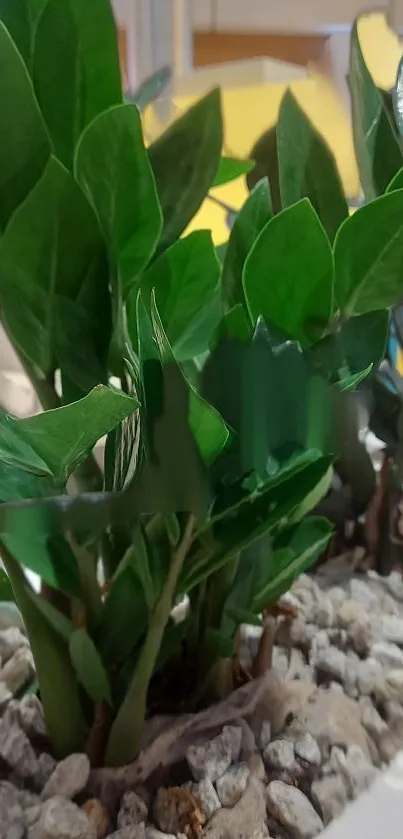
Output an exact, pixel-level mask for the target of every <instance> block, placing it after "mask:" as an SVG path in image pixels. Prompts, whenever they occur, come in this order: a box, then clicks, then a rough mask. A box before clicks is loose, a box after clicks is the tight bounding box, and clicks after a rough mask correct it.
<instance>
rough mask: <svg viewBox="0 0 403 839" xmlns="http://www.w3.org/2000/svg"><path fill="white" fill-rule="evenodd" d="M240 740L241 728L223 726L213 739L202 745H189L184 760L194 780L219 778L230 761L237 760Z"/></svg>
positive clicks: (214, 779)
mask: <svg viewBox="0 0 403 839" xmlns="http://www.w3.org/2000/svg"><path fill="white" fill-rule="evenodd" d="M231 730H232V731H231ZM234 732H239V734H238V733H234ZM241 742H242V729H241V728H239V727H238V726H237V727H235V726H224V729H223V731H222V733H221V734H219V735H218V737H215V738H214V739H213V740H209V742H207V743H204V744H203V745H199V746H189V748H188V750H187V752H186V760H187V763H188V766H189V769H190V771H191V773H192V775H193V777H194V779H195V781H201V780H202V779H203V778H209V779H210V781H216V780H217V778H220V777H221V775H223V774H224V772H226V771H227V769H228V767H229V766H230V765H231V763H232V762H233V761H234V762H236V761H237V759H238V757H239V752H240V749H241Z"/></svg>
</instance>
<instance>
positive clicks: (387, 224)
mask: <svg viewBox="0 0 403 839" xmlns="http://www.w3.org/2000/svg"><path fill="white" fill-rule="evenodd" d="M334 260H335V302H336V304H337V307H338V308H339V309H341V311H342V312H343V313H344V315H351V314H363V313H364V312H370V311H372V310H374V309H381V308H385V307H389V306H393V305H395V304H396V303H397V302H398V301H399V300H400V299H401V295H402V275H403V190H402V189H400V190H396V191H395V192H390V193H388V194H387V195H383V196H381V197H380V198H378V199H376V200H375V201H371V202H370V203H369V204H367V205H365V206H364V207H361V208H360V209H359V210H356V212H355V213H354V214H353V215H352V216H350V218H349V219H347V221H345V222H344V224H342V226H341V228H340V230H339V232H338V234H337V236H336V241H335V244H334Z"/></svg>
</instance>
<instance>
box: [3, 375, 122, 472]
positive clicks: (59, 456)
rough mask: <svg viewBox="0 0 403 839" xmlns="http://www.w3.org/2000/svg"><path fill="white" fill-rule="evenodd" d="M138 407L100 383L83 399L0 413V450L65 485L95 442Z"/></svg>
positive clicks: (7, 459) (8, 459) (10, 459)
mask: <svg viewBox="0 0 403 839" xmlns="http://www.w3.org/2000/svg"><path fill="white" fill-rule="evenodd" d="M137 408H138V403H137V402H136V400H135V399H132V398H131V397H130V396H126V394H124V393H121V392H119V391H116V390H112V389H111V388H107V387H104V386H102V385H100V386H99V387H96V388H94V390H92V391H91V393H89V394H88V396H86V397H84V399H81V400H80V401H79V402H74V403H73V404H71V405H66V406H64V407H63V408H56V409H54V410H52V411H46V412H45V413H43V414H38V415H36V416H33V417H28V419H15V418H14V417H11V416H9V415H8V414H4V413H2V414H1V413H0V431H1V441H0V455H1V457H2V458H3V459H4V461H5V462H6V463H8V464H9V465H12V466H13V465H14V466H17V467H20V468H25V469H27V470H28V471H30V472H34V473H36V474H45V475H46V474H47V475H52V476H53V478H54V480H55V482H56V483H57V484H61V485H64V484H65V482H66V481H67V478H68V477H69V475H70V474H71V473H72V472H73V471H74V470H75V469H76V468H77V467H78V466H79V464H80V463H81V462H82V461H83V460H84V459H85V457H86V456H87V455H88V453H89V452H90V450H91V449H92V448H93V446H94V445H95V443H96V442H97V441H98V440H99V439H100V438H101V437H103V435H104V434H106V433H107V432H108V431H110V430H111V429H112V428H114V427H115V426H116V425H117V424H118V423H119V422H121V421H122V420H123V419H124V417H126V416H128V415H129V414H131V413H133V411H135V410H136V409H137Z"/></svg>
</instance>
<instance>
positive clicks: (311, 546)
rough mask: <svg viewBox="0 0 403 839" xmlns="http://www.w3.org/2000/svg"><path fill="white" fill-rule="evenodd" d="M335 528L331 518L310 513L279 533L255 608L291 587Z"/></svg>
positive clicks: (323, 546)
mask: <svg viewBox="0 0 403 839" xmlns="http://www.w3.org/2000/svg"><path fill="white" fill-rule="evenodd" d="M332 532H333V528H332V525H331V524H330V522H328V521H327V520H326V519H323V518H319V517H318V516H316V517H315V516H311V517H309V518H307V519H305V520H304V521H302V522H301V523H300V524H298V525H297V526H296V527H293V528H289V529H286V530H285V531H283V533H281V534H280V536H279V537H278V538H277V539H276V540H275V542H274V546H273V547H274V550H273V553H272V555H271V558H270V561H269V563H268V571H269V577H270V578H269V580H268V581H267V582H266V584H265V585H264V587H263V588H262V589H261V590H260V591H259V592H258V593H256V596H255V600H254V604H253V605H254V609H255V610H256V612H261V611H262V610H263V609H266V608H267V607H268V606H272V605H273V604H275V603H277V601H278V600H279V599H280V597H281V596H282V595H283V594H284V593H285V592H286V591H289V589H290V587H291V585H292V583H293V582H294V580H296V579H297V577H298V576H299V575H300V574H302V573H303V572H304V571H306V570H307V568H309V566H310V565H312V563H313V562H315V561H316V560H317V559H319V557H320V556H321V554H322V553H323V551H324V550H325V549H326V547H327V545H328V542H329V539H330V538H331V535H332Z"/></svg>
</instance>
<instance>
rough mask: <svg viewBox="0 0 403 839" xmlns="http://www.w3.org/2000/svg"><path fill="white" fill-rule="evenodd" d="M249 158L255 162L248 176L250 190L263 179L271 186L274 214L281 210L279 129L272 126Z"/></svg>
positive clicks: (260, 139) (259, 140)
mask: <svg viewBox="0 0 403 839" xmlns="http://www.w3.org/2000/svg"><path fill="white" fill-rule="evenodd" d="M249 157H251V158H252V160H254V161H255V164H256V165H255V168H254V169H252V171H251V172H249V174H248V175H247V176H246V180H247V184H248V187H249V189H250V190H251V189H253V187H255V186H256V184H257V183H259V181H261V180H262V178H267V180H268V182H269V184H270V194H271V200H272V206H273V212H274V213H279V212H280V210H281V197H280V182H279V168H278V153H277V127H276V125H272V126H271V128H269V129H268V131H265V133H264V134H262V136H261V137H260V138H259V139H258V141H257V143H255V145H254V147H253V149H252V151H251V153H250V155H249Z"/></svg>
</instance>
